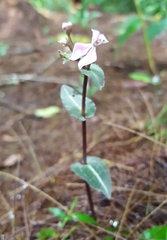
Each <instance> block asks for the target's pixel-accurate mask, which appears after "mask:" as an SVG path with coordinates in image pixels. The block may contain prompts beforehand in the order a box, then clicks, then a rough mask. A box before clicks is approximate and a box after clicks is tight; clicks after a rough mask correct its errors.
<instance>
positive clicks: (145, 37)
mask: <svg viewBox="0 0 167 240" xmlns="http://www.w3.org/2000/svg"><path fill="white" fill-rule="evenodd" d="M134 4H135V6H136V10H137V14H138V16H139V18H140V22H141V27H142V31H143V40H144V45H145V48H146V51H147V57H148V63H149V67H150V70H151V73H152V74H154V75H155V74H156V72H157V71H156V66H155V62H154V59H153V55H152V51H151V45H150V42H149V39H148V34H147V26H146V24H145V21H144V19H143V14H142V10H141V7H140V3H139V2H138V0H134Z"/></svg>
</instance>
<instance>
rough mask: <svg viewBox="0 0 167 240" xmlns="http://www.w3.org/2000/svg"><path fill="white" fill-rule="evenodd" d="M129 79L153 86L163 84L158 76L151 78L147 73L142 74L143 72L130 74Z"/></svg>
mask: <svg viewBox="0 0 167 240" xmlns="http://www.w3.org/2000/svg"><path fill="white" fill-rule="evenodd" d="M129 77H130V78H132V79H133V80H137V81H141V82H145V83H151V84H153V85H159V84H160V83H161V79H160V77H159V76H158V75H155V76H153V77H152V76H151V75H149V74H147V73H141V72H134V73H130V74H129Z"/></svg>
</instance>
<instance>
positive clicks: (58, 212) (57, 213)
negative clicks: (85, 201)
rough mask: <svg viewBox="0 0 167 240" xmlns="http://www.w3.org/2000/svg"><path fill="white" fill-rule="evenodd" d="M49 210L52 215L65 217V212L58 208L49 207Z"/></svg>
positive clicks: (62, 218)
mask: <svg viewBox="0 0 167 240" xmlns="http://www.w3.org/2000/svg"><path fill="white" fill-rule="evenodd" d="M49 212H51V213H52V214H53V215H54V216H56V217H58V218H60V219H61V220H64V218H65V217H66V215H65V213H64V212H63V211H62V210H61V209H59V208H54V207H52V208H49Z"/></svg>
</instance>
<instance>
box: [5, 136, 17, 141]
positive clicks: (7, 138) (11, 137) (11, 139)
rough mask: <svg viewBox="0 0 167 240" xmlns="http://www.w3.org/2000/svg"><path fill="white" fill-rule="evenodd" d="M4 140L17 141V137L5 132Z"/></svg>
mask: <svg viewBox="0 0 167 240" xmlns="http://www.w3.org/2000/svg"><path fill="white" fill-rule="evenodd" d="M2 140H3V141H4V142H17V139H16V138H15V137H13V136H10V135H8V134H3V135H2Z"/></svg>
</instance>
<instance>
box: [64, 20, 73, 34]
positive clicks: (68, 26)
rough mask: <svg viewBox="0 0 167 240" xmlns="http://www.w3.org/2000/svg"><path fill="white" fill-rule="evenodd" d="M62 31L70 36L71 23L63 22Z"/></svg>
mask: <svg viewBox="0 0 167 240" xmlns="http://www.w3.org/2000/svg"><path fill="white" fill-rule="evenodd" d="M62 29H63V30H64V32H65V33H66V34H67V35H70V34H71V32H72V23H71V22H64V23H63V24H62Z"/></svg>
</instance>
